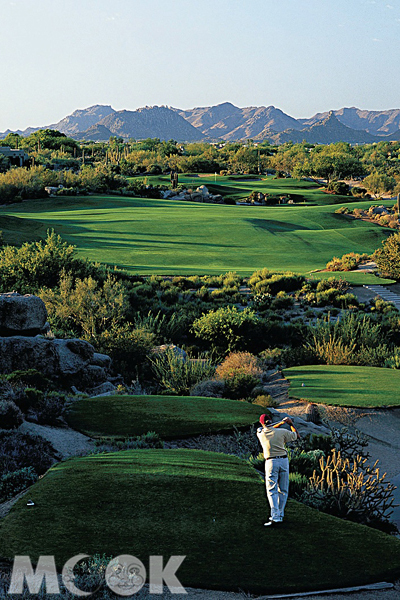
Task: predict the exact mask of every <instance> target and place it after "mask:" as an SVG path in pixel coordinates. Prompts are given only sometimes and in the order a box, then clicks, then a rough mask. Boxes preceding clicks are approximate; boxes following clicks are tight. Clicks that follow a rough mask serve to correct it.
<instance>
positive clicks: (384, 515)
mask: <svg viewBox="0 0 400 600" xmlns="http://www.w3.org/2000/svg"><path fill="white" fill-rule="evenodd" d="M378 462H379V461H376V462H375V463H374V465H373V466H372V467H371V466H369V465H368V464H367V459H366V458H364V457H362V456H360V455H356V456H354V457H353V458H352V459H349V458H344V457H343V456H342V454H341V452H338V451H336V450H332V452H331V454H330V455H329V456H328V458H326V459H325V457H321V459H320V462H319V467H320V471H319V472H318V471H314V474H313V476H312V477H311V478H310V480H309V486H308V490H307V492H306V494H305V498H304V500H305V501H306V503H307V504H309V505H311V506H315V507H316V508H317V507H318V508H320V509H321V510H325V511H326V512H330V513H331V514H334V515H336V516H339V517H342V518H345V519H349V520H351V521H357V522H359V523H364V524H365V525H368V524H371V523H376V522H387V521H388V519H389V516H390V514H391V513H392V508H393V502H394V498H393V490H394V489H396V488H395V486H394V485H393V484H391V483H389V482H386V481H385V479H386V473H384V474H383V475H381V474H380V472H379V468H378V466H377V464H378Z"/></svg>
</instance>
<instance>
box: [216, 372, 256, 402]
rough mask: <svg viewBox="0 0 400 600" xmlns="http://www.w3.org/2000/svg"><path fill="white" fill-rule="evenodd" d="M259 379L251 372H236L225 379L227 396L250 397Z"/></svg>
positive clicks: (235, 398) (236, 398)
mask: <svg viewBox="0 0 400 600" xmlns="http://www.w3.org/2000/svg"><path fill="white" fill-rule="evenodd" d="M258 381H259V379H257V377H254V375H250V374H249V373H234V374H233V375H231V376H230V377H229V378H228V379H225V380H224V382H225V396H226V397H227V398H231V399H232V400H240V399H243V398H248V397H249V396H250V395H251V390H252V389H253V388H254V386H255V385H256V384H257V383H258Z"/></svg>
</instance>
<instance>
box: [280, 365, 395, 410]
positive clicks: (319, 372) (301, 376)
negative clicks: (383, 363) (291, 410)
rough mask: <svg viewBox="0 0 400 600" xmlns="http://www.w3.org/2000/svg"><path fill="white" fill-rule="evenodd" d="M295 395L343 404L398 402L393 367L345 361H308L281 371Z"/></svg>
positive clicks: (315, 400) (381, 404)
mask: <svg viewBox="0 0 400 600" xmlns="http://www.w3.org/2000/svg"><path fill="white" fill-rule="evenodd" d="M283 374H284V375H285V377H286V378H287V379H288V380H289V381H290V388H289V395H290V396H292V397H294V398H300V399H302V400H308V401H310V402H320V403H322V404H330V405H333V406H346V407H351V406H353V407H360V408H372V407H375V408H376V407H396V406H400V394H399V388H400V372H399V371H398V370H396V369H382V368H377V367H355V366H345V365H309V366H301V367H292V368H291V369H285V370H284V371H283Z"/></svg>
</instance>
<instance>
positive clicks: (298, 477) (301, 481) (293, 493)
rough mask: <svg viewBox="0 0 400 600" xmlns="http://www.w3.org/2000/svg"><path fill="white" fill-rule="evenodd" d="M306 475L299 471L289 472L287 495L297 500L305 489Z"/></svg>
mask: <svg viewBox="0 0 400 600" xmlns="http://www.w3.org/2000/svg"><path fill="white" fill-rule="evenodd" d="M307 485H308V477H306V476H305V475H302V474H301V473H295V472H291V473H289V495H290V497H291V498H295V499H296V500H298V499H299V498H300V497H301V495H302V493H303V492H304V490H305V489H307Z"/></svg>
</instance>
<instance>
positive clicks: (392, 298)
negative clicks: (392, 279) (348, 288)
mask: <svg viewBox="0 0 400 600" xmlns="http://www.w3.org/2000/svg"><path fill="white" fill-rule="evenodd" d="M363 287H365V288H367V290H370V291H371V292H373V293H374V294H375V295H376V296H380V298H382V300H385V301H386V302H392V303H393V304H394V305H395V307H396V308H398V309H399V310H400V295H399V294H396V293H395V292H392V291H390V290H389V289H388V288H387V287H384V286H383V285H364V286H363Z"/></svg>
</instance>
